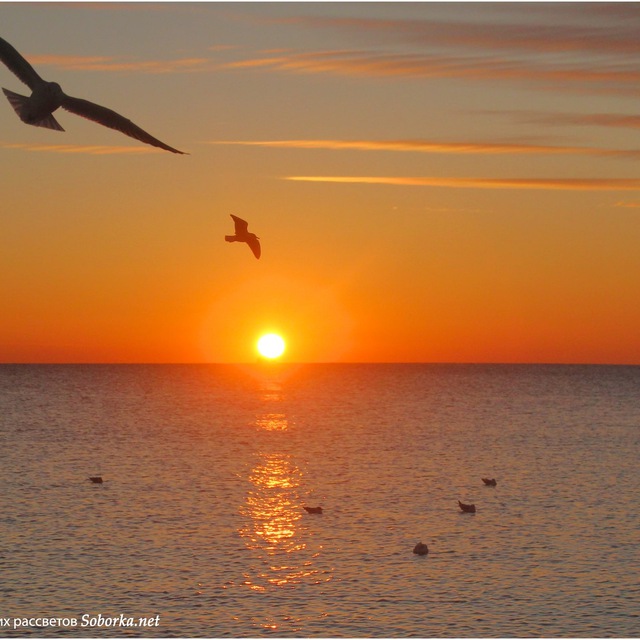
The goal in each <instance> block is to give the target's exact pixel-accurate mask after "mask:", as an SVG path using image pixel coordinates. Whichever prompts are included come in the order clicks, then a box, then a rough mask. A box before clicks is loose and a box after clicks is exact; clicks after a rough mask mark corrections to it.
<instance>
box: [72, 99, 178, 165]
mask: <svg viewBox="0 0 640 640" xmlns="http://www.w3.org/2000/svg"><path fill="white" fill-rule="evenodd" d="M61 106H62V108H63V109H66V110H67V111H70V112H71V113H75V114H76V115H77V116H82V117H83V118H87V119H89V120H93V122H97V123H98V124H102V125H104V126H105V127H109V128H110V129H115V130H116V131H120V132H121V133H124V134H125V135H126V136H129V137H131V138H135V139H136V140H140V142H145V143H146V144H150V145H152V146H154V147H160V149H165V150H166V151H171V152H172V153H181V154H184V151H178V150H177V149H174V148H173V147H170V146H169V145H168V144H165V143H164V142H161V141H160V140H158V139H157V138H154V137H153V136H152V135H151V134H149V133H147V132H146V131H145V130H144V129H141V128H140V127H139V126H138V125H136V124H134V123H133V122H131V120H129V119H128V118H125V117H124V116H121V115H120V114H119V113H116V112H115V111H113V110H111V109H107V108H106V107H101V106H100V105H99V104H95V103H93V102H89V101H88V100H83V99H82V98H72V97H71V96H67V95H65V96H64V99H63V101H62V105H61Z"/></svg>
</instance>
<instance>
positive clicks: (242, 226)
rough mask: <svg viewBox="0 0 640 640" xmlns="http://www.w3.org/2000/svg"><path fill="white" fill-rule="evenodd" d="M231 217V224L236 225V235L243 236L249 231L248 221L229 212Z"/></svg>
mask: <svg viewBox="0 0 640 640" xmlns="http://www.w3.org/2000/svg"><path fill="white" fill-rule="evenodd" d="M229 215H230V216H231V217H232V218H233V224H234V225H235V227H236V235H237V236H243V235H245V234H247V233H248V232H249V223H248V222H247V221H246V220H243V219H242V218H238V216H234V215H233V213H230V214H229Z"/></svg>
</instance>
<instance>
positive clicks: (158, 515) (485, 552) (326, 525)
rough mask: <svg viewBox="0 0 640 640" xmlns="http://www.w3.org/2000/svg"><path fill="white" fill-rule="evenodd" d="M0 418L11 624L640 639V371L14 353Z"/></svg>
mask: <svg viewBox="0 0 640 640" xmlns="http://www.w3.org/2000/svg"><path fill="white" fill-rule="evenodd" d="M0 425H1V433H2V463H1V465H0V481H1V485H0V486H1V487H2V492H1V495H0V504H1V512H0V534H1V539H0V545H1V546H0V616H2V625H3V626H2V627H0V636H3V637H4V636H13V635H22V636H24V635H32V636H34V637H52V636H58V635H67V636H76V637H119V636H125V635H132V636H152V637H167V636H168V637H221V636H232V637H240V636H244V637H246V636H251V637H255V636H263V635H273V636H278V637H287V636H297V637H345V636H346V637H350V636H351V637H371V636H384V637H404V636H418V637H433V636H436V637H507V636H519V637H532V636H534V637H537V636H544V637H554V636H556V637H557V636H564V637H567V636H571V637H594V636H596V637H611V636H615V637H637V636H638V635H639V632H640V617H639V615H640V586H639V583H640V580H639V575H640V572H639V569H640V552H639V543H640V508H639V504H638V503H639V496H640V473H639V471H638V469H639V466H638V463H639V461H640V368H639V367H602V366H597V367H582V366H566V367H565V366H515V365H504V366H503V365H495V366H484V365H303V366H294V365H290V366H285V365H278V366H272V367H269V366H259V365H256V366H253V367H251V366H246V367H240V366H233V365H213V366H195V365H194V366H191V365H186V366H173V365H171V366H170V365H167V366H137V365H131V366H126V365H125V366H97V365H96V366H76V365H73V366H31V365H28V366H26V365H24V366H13V365H11V366H9V365H5V366H1V367H0ZM90 475H101V476H102V477H103V478H104V483H103V484H101V485H98V484H92V483H91V482H89V480H88V476H90ZM483 476H488V477H491V478H493V477H495V478H496V479H497V486H496V487H485V486H484V485H483V483H482V482H481V478H482V477H483ZM458 500H462V501H463V502H473V503H475V505H476V507H477V512H476V513H475V514H463V513H461V512H460V511H459V509H458V506H457V501H458ZM303 505H309V506H317V505H322V506H323V507H324V513H323V514H322V515H310V514H307V513H306V512H305V511H304V510H303V508H302V507H303ZM419 541H423V542H425V543H427V544H428V545H429V548H430V553H429V555H428V556H426V557H419V556H417V555H414V554H413V553H412V549H413V547H414V545H415V544H416V543H417V542H419ZM83 616H84V618H83ZM100 616H102V619H101V618H100ZM155 616H158V618H156V621H157V622H158V623H159V626H157V627H151V628H140V627H136V628H134V627H129V626H123V625H124V624H126V623H128V622H130V620H129V618H130V619H131V620H135V621H136V622H138V619H139V618H140V617H145V618H155ZM42 617H47V618H67V620H73V619H75V620H76V621H77V622H76V624H72V623H70V622H67V623H66V626H65V623H64V622H60V623H59V624H58V625H57V626H45V625H44V624H43V622H42V620H41V618H42ZM24 618H27V621H26V622H24V620H23V619H24ZM36 618H37V620H36ZM29 619H32V620H31V626H20V627H19V628H18V629H17V630H16V631H14V630H13V629H12V626H7V625H15V624H17V623H16V620H23V622H21V623H20V624H21V625H23V624H26V625H29V624H30V623H29ZM113 619H117V624H116V622H114V621H113ZM106 620H108V622H105V621H106ZM92 625H95V626H92Z"/></svg>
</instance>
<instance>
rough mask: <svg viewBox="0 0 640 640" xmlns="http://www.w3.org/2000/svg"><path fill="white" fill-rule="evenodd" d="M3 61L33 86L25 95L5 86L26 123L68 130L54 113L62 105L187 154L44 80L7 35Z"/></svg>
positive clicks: (1, 44) (0, 54)
mask: <svg viewBox="0 0 640 640" xmlns="http://www.w3.org/2000/svg"><path fill="white" fill-rule="evenodd" d="M0 60H2V62H4V63H5V64H6V65H7V67H8V68H9V70H10V71H12V72H13V73H15V75H16V76H18V78H19V79H20V80H22V82H24V83H25V84H26V85H27V86H28V87H29V89H31V96H30V97H27V96H21V95H20V94H18V93H14V92H13V91H9V90H8V89H5V88H3V89H2V90H3V91H4V94H5V95H6V96H7V99H8V100H9V102H10V103H11V106H12V107H13V108H14V110H15V112H16V113H17V114H18V116H19V117H20V120H22V122H26V123H27V124H32V125H34V126H36V127H45V128H47V129H56V130H57V131H64V129H63V128H62V127H61V126H60V124H59V123H58V121H57V120H56V119H55V118H54V117H53V115H52V114H53V112H54V111H55V110H56V109H57V108H58V107H62V108H63V109H65V110H66V111H70V112H71V113H75V114H76V115H78V116H82V117H83V118H88V119H89V120H93V121H94V122H97V123H98V124H102V125H104V126H105V127H109V128H110V129H115V130H116V131H120V132H121V133H124V134H125V135H127V136H130V137H131V138H135V139H136V140H140V142H145V143H146V144H150V145H152V146H154V147H160V148H161V149H166V150H167V151H171V152H173V153H181V154H184V151H178V149H174V148H173V147H170V146H169V145H167V144H165V143H164V142H161V141H160V140H158V139H157V138H154V137H153V136H152V135H150V134H149V133H147V132H146V131H144V130H143V129H141V128H140V127H139V126H137V125H135V124H133V122H131V120H128V119H127V118H125V117H124V116H121V115H120V114H119V113H116V112H115V111H112V110H111V109H107V108H106V107H101V106H100V105H99V104H94V103H93V102H89V101H88V100H82V99H81V98H72V97H71V96H68V95H66V94H65V93H64V92H63V91H62V88H61V87H60V85H59V84H58V83H57V82H47V81H46V80H43V79H42V78H41V77H40V76H39V75H38V74H37V73H36V71H35V69H34V68H33V67H32V66H31V65H30V64H29V63H28V62H27V61H26V60H25V59H24V58H23V57H22V56H21V55H20V54H19V53H18V52H17V51H16V50H15V49H14V48H13V47H12V46H11V45H10V44H9V43H8V42H7V41H6V40H4V39H3V38H0Z"/></svg>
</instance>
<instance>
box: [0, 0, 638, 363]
mask: <svg viewBox="0 0 640 640" xmlns="http://www.w3.org/2000/svg"><path fill="white" fill-rule="evenodd" d="M0 24H1V25H2V31H1V32H0V36H1V37H3V38H4V39H5V40H7V41H8V42H9V43H11V44H12V45H13V46H14V47H15V48H16V49H17V50H18V51H20V53H22V54H23V55H24V56H25V57H26V58H27V59H28V60H29V61H30V62H31V64H32V65H33V66H34V67H35V69H36V71H38V73H39V74H40V75H41V76H42V77H43V78H45V79H46V80H53V81H56V82H59V83H60V84H61V86H62V88H63V90H64V91H65V92H66V93H68V94H70V95H72V96H76V97H80V98H85V99H88V100H91V101H93V102H97V103H99V104H102V105H104V106H107V107H109V108H111V109H114V110H116V111H118V112H119V113H121V114H123V115H124V116H126V117H127V118H130V119H131V120H133V121H134V122H135V123H136V124H138V125H139V126H141V127H142V128H144V129H145V130H147V131H148V132H149V133H151V134H152V135H154V136H155V137H157V138H159V139H160V140H162V141H163V142H165V143H167V144H169V145H171V146H173V147H176V148H178V149H180V150H183V151H186V152H188V153H189V155H182V156H180V155H176V154H172V153H169V152H167V151H162V150H158V149H155V148H153V147H150V146H148V145H143V144H141V143H139V142H137V141H136V140H133V139H131V138H128V137H126V136H124V135H122V134H121V133H119V132H116V131H113V130H110V129H107V128H105V127H102V126H100V125H98V124H95V123H93V122H90V121H88V120H84V119H83V118H80V117H78V116H76V115H73V114H71V113H68V112H65V111H62V110H60V111H58V112H56V114H55V115H56V118H57V120H58V121H59V122H60V124H61V125H62V126H63V127H64V128H65V130H66V131H65V132H59V131H52V130H48V129H44V128H40V127H33V126H29V125H26V124H23V123H22V122H21V121H20V120H19V119H18V117H17V116H16V114H15V113H14V111H13V109H12V108H11V105H10V104H9V102H8V101H7V100H6V99H5V97H4V95H3V94H0V131H1V132H0V168H1V178H0V184H1V185H2V207H1V208H0V221H1V222H0V238H1V241H2V250H1V251H0V297H1V300H2V302H1V307H0V309H1V313H0V362H249V361H254V360H255V359H256V350H255V342H256V340H257V339H258V338H259V337H260V335H261V334H263V333H266V332H275V333H279V334H281V335H282V336H283V337H284V338H285V340H286V342H287V350H286V352H285V356H284V358H286V359H287V360H289V361H293V362H334V361H337V362H561V363H574V362H575V363H635V364H640V168H639V160H640V110H639V108H638V107H639V106H640V100H639V97H640V3H620V4H618V3H563V4H559V3H557V4H556V3H501V4H484V3H457V2H453V3H402V4H401V3H375V4H369V3H360V2H353V3H295V2H292V3H279V4H272V3H244V2H242V3H205V2H202V3H160V4H156V3H140V4H128V3H114V4H111V3H70V4H57V3H45V4H33V3H2V4H0ZM0 86H1V87H6V88H7V89H10V90H12V91H15V92H17V93H22V94H27V95H28V94H29V89H28V88H27V87H26V86H25V85H24V84H22V82H20V80H19V79H18V78H17V77H16V76H14V75H13V73H11V71H9V69H8V68H7V67H6V66H4V65H0ZM231 213H233V214H235V215H237V216H240V217H241V218H244V219H245V220H247V221H248V222H249V230H250V231H253V232H254V233H256V234H257V235H258V236H259V237H260V241H261V243H262V257H261V259H260V260H256V259H255V258H254V256H253V255H252V254H251V251H250V250H249V248H248V247H247V246H246V245H242V244H230V243H226V242H225V241H224V236H225V234H230V233H233V222H232V220H231V218H230V215H229V214H231Z"/></svg>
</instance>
